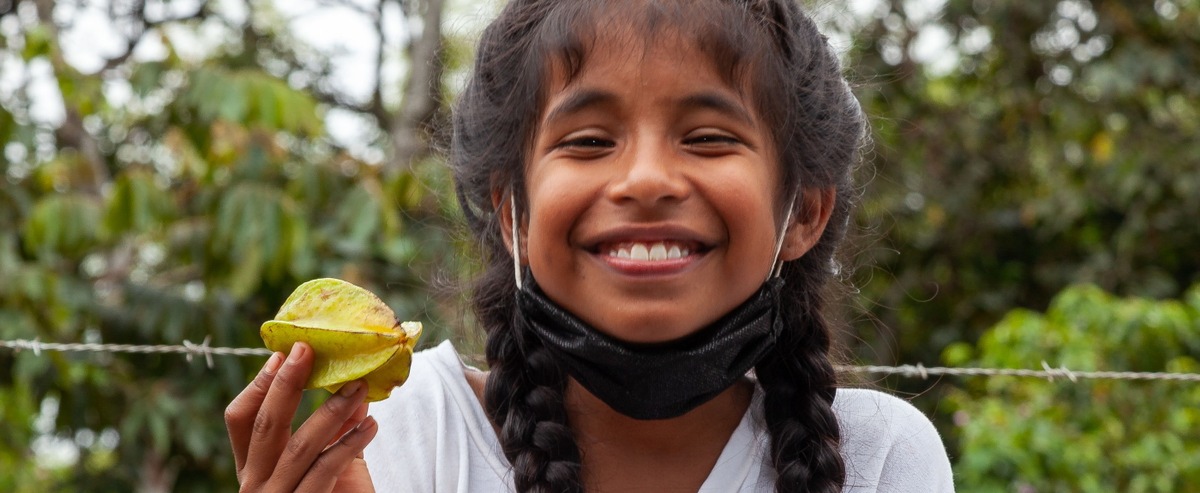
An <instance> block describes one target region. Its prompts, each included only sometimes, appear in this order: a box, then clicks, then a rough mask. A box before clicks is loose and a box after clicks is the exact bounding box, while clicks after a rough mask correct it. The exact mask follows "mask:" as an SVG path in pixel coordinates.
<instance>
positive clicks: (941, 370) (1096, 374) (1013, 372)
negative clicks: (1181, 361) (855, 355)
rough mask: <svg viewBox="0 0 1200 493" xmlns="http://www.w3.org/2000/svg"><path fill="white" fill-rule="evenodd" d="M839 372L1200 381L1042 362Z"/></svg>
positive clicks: (1165, 374) (845, 368)
mask: <svg viewBox="0 0 1200 493" xmlns="http://www.w3.org/2000/svg"><path fill="white" fill-rule="evenodd" d="M837 370H838V371H839V372H842V373H870V374H884V375H900V376H904V377H912V378H921V379H927V378H929V377H931V376H959V377H962V376H966V377H1026V378H1042V379H1046V380H1049V381H1051V382H1053V381H1054V380H1055V379H1064V380H1069V381H1071V382H1077V381H1079V380H1168V381H1178V382H1200V373H1169V372H1138V371H1076V370H1071V369H1069V368H1067V367H1065V366H1060V367H1058V368H1054V367H1051V366H1050V365H1049V364H1048V363H1046V362H1045V361H1043V362H1042V369H1041V370H1030V369H1023V368H969V367H966V368H955V367H944V366H933V367H926V366H924V365H921V364H919V363H918V364H915V365H900V366H871V365H868V366H845V365H843V366H839V367H837Z"/></svg>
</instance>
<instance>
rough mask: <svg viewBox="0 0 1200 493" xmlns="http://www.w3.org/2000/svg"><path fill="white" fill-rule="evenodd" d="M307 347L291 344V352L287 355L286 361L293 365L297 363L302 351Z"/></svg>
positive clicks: (302, 353)
mask: <svg viewBox="0 0 1200 493" xmlns="http://www.w3.org/2000/svg"><path fill="white" fill-rule="evenodd" d="M307 347H308V346H305V345H304V344H301V343H299V342H297V343H295V344H292V351H291V352H290V353H288V361H291V362H293V363H294V362H296V361H299V360H300V357H301V356H303V355H304V351H306V350H307V349H306V348H307Z"/></svg>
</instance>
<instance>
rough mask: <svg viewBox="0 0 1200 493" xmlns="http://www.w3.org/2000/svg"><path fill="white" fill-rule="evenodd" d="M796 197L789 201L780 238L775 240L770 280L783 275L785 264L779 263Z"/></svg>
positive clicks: (793, 196) (794, 195) (793, 195)
mask: <svg viewBox="0 0 1200 493" xmlns="http://www.w3.org/2000/svg"><path fill="white" fill-rule="evenodd" d="M796 195H797V194H795V193H793V194H792V196H791V198H790V199H788V202H787V204H788V208H787V213H785V214H784V215H783V227H782V228H779V238H778V239H776V240H775V259H774V260H772V261H771V274H770V275H768V276H767V278H768V279H770V278H772V277H779V276H780V274H782V273H783V262H780V261H779V254H780V253H781V252H782V251H783V239H784V238H787V229H788V226H791V223H792V209H795V208H796Z"/></svg>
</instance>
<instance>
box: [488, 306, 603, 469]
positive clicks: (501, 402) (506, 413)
mask: <svg viewBox="0 0 1200 493" xmlns="http://www.w3.org/2000/svg"><path fill="white" fill-rule="evenodd" d="M487 357H488V361H491V362H492V366H491V375H490V376H489V377H488V381H487V386H486V388H485V389H484V400H485V402H486V403H487V412H488V417H489V418H491V420H492V422H494V423H496V425H497V426H498V427H499V428H500V444H501V446H502V448H503V449H504V455H505V457H507V458H508V460H509V462H510V463H511V464H512V466H513V482H514V483H515V485H516V487H517V491H521V492H536V493H567V492H582V491H583V485H582V482H581V480H580V456H579V447H578V446H577V445H576V444H575V436H574V435H573V434H572V432H571V428H570V427H569V426H568V425H567V413H566V410H565V407H564V406H563V393H564V391H565V389H566V384H567V376H566V373H565V372H564V371H563V370H562V368H561V367H560V366H559V365H558V363H557V362H556V361H555V360H554V358H553V357H552V356H551V355H550V353H549V351H547V350H546V348H545V347H544V346H543V345H542V344H541V341H539V340H538V339H537V337H536V336H534V335H533V334H530V333H529V331H528V330H525V328H524V326H523V324H520V323H514V324H513V325H512V327H511V328H510V329H509V330H504V331H499V332H498V333H494V334H492V336H491V337H489V338H488V343H487Z"/></svg>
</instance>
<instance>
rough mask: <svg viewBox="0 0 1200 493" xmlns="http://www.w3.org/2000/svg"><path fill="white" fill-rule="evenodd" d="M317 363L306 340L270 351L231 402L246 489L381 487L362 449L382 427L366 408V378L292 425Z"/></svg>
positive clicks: (232, 433)
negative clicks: (287, 348) (296, 425)
mask: <svg viewBox="0 0 1200 493" xmlns="http://www.w3.org/2000/svg"><path fill="white" fill-rule="evenodd" d="M312 364H313V352H312V349H311V348H309V347H308V345H307V344H304V343H302V342H301V343H296V346H294V347H293V348H292V350H291V351H290V352H289V355H288V356H286V357H285V356H284V354H283V353H275V354H273V355H271V358H270V359H269V360H267V364H266V365H264V366H263V369H262V370H261V371H260V372H259V373H258V375H257V376H256V377H254V380H253V381H251V382H250V385H247V386H246V388H245V390H243V391H242V393H241V394H238V396H237V397H236V398H235V399H234V400H233V402H231V403H230V404H229V407H227V408H225V426H226V427H227V428H228V431H229V441H230V442H231V444H232V445H233V456H234V462H235V463H236V465H237V476H238V482H239V483H240V484H241V491H256V492H281V493H282V492H288V491H296V492H321V493H327V492H331V491H339V492H372V491H375V489H374V487H373V486H372V485H371V477H370V475H369V474H367V463H366V462H364V461H363V459H362V451H363V449H364V448H365V447H366V446H367V444H368V443H370V442H371V439H372V438H374V437H375V433H376V432H377V431H379V428H378V426H377V425H376V423H375V419H374V418H371V417H368V416H367V404H366V402H364V399H365V398H366V395H367V391H366V389H367V387H366V385H365V384H364V382H362V381H355V382H351V383H348V384H346V385H344V386H343V387H342V388H341V389H340V390H339V391H338V393H337V394H335V395H334V396H332V397H330V398H329V400H327V401H326V402H325V403H324V404H323V405H321V407H320V408H318V409H317V411H316V412H315V413H313V415H312V416H310V417H309V418H308V420H307V421H305V422H304V424H303V425H301V426H300V428H299V429H297V430H296V431H295V432H293V431H292V417H293V416H295V414H296V408H297V406H299V405H300V397H301V395H302V393H303V391H304V382H305V381H307V380H308V375H309V373H311V372H312Z"/></svg>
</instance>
